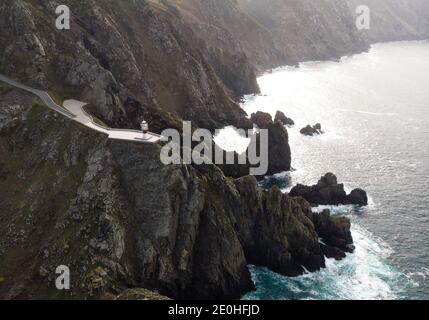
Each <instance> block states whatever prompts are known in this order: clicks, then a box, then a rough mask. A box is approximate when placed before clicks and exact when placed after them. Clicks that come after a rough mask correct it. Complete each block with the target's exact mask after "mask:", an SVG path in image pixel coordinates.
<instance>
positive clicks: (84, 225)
mask: <svg viewBox="0 0 429 320" xmlns="http://www.w3.org/2000/svg"><path fill="white" fill-rule="evenodd" d="M2 98H3V99H2V100H1V101H2V102H1V106H0V118H1V119H2V122H1V123H2V127H1V131H0V149H1V150H2V152H1V153H0V163H1V168H2V174H1V179H0V192H1V194H2V197H1V198H0V219H1V220H2V223H1V224H0V249H1V250H0V278H1V279H2V285H1V286H0V297H1V298H6V299H12V298H38V297H44V298H48V297H56V298H83V297H84V298H87V297H93V298H97V297H99V298H109V297H116V296H118V295H121V294H122V293H123V292H124V290H128V289H133V288H147V289H149V290H152V289H153V290H157V291H158V292H159V293H160V294H162V295H166V296H169V297H172V298H195V297H198V298H210V299H212V298H238V297H240V295H241V294H243V293H244V292H247V291H249V290H251V289H252V288H253V283H252V281H251V278H250V274H249V271H248V269H247V264H248V263H254V264H257V265H261V266H267V267H269V268H271V269H272V270H275V271H277V272H280V273H282V274H285V275H298V274H301V273H302V272H304V269H303V266H304V267H305V268H307V269H308V270H312V271H313V270H318V269H320V268H322V267H323V266H324V263H325V258H324V252H325V251H327V250H325V249H323V248H322V246H321V244H319V241H318V240H319V235H318V233H317V230H316V229H315V224H314V222H313V221H318V220H317V219H318V218H316V217H317V216H315V215H313V214H312V213H311V208H310V205H309V204H308V203H307V202H306V201H304V200H303V199H293V198H291V197H290V196H288V195H283V194H282V193H281V192H280V190H279V189H277V188H273V189H271V190H270V191H268V192H263V191H262V190H261V189H260V188H259V187H258V186H257V181H256V179H255V178H253V177H245V178H242V179H239V180H232V179H230V178H226V177H225V176H224V175H223V173H222V172H221V171H220V170H219V169H218V168H217V167H215V166H209V165H207V166H186V165H176V166H174V165H172V166H164V165H163V164H162V163H160V160H159V152H160V146H159V145H141V144H136V143H132V142H124V141H111V140H108V139H107V137H106V136H104V135H102V134H98V133H95V132H93V131H91V130H88V129H87V128H85V127H82V126H80V125H78V124H75V123H73V122H70V121H69V120H66V119H64V118H62V117H60V116H58V115H57V114H55V113H53V112H51V111H48V110H47V109H46V108H44V107H42V106H38V105H37V104H36V105H34V106H32V107H31V105H32V97H28V96H27V95H26V94H23V93H22V92H16V91H15V90H12V91H10V92H8V93H6V94H5V95H3V96H2ZM326 219H327V220H329V221H330V222H329V223H330V224H331V226H330V228H334V229H335V230H336V229H337V228H338V230H337V231H335V232H336V233H332V234H337V235H341V234H343V235H344V236H343V237H340V239H341V241H340V242H338V243H337V242H334V241H331V242H329V241H327V242H325V243H326V245H328V246H329V248H330V249H329V250H330V251H329V252H331V251H333V252H337V251H338V250H339V251H341V252H343V253H344V252H345V251H344V250H343V247H344V246H343V245H342V244H343V243H347V244H349V243H350V241H351V237H350V233H349V229H348V228H349V223H348V220H347V219H344V220H338V219H339V218H335V217H328V218H326ZM326 219H324V221H325V220H326ZM320 230H322V229H320ZM323 230H324V229H323ZM347 230H348V232H347ZM323 237H326V238H328V234H327V235H324V236H323ZM58 265H66V266H69V268H70V270H71V272H72V275H73V277H72V283H71V290H70V291H62V292H61V291H58V290H56V289H55V287H54V285H55V277H56V274H55V268H56V267H57V266H58ZM125 292H127V291H125Z"/></svg>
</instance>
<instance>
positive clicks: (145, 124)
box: [140, 120, 149, 140]
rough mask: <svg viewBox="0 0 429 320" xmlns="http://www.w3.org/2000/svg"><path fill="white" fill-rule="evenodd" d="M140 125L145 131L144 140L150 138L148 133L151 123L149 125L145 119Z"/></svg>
mask: <svg viewBox="0 0 429 320" xmlns="http://www.w3.org/2000/svg"><path fill="white" fill-rule="evenodd" d="M140 126H141V129H142V132H143V139H144V140H147V139H149V135H148V133H149V125H148V123H147V121H145V120H143V121H142V122H141V124H140Z"/></svg>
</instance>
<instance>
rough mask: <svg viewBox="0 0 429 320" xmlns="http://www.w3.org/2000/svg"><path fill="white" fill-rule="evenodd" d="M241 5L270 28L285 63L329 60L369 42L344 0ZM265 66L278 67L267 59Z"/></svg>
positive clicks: (243, 0) (246, 1)
mask: <svg viewBox="0 0 429 320" xmlns="http://www.w3.org/2000/svg"><path fill="white" fill-rule="evenodd" d="M238 3H239V6H240V8H241V9H242V10H243V11H244V12H247V13H248V14H249V16H251V17H252V18H253V19H255V20H256V21H257V22H258V23H260V25H262V26H263V27H264V28H265V29H267V30H270V34H271V36H272V39H273V42H274V44H275V48H276V50H277V51H278V52H279V55H281V56H282V57H283V59H282V64H294V63H297V62H299V61H307V60H326V59H331V58H335V57H341V56H342V55H346V54H350V53H355V52H361V51H364V50H366V49H367V43H366V42H365V41H364V40H363V39H362V38H361V37H360V35H359V33H358V31H357V29H356V28H355V27H354V23H355V18H354V17H353V16H352V15H351V14H350V12H349V10H348V7H347V5H346V3H345V1H344V0H322V1H311V0H268V1H258V0H238ZM262 65H263V66H264V67H265V68H268V67H276V66H277V65H276V64H272V62H271V61H270V60H269V59H267V60H266V61H264V62H263V64H262Z"/></svg>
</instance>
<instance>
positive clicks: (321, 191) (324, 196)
mask: <svg viewBox="0 0 429 320" xmlns="http://www.w3.org/2000/svg"><path fill="white" fill-rule="evenodd" d="M289 195H290V196H291V197H303V198H304V199H306V200H307V201H308V202H310V203H311V204H312V205H316V206H317V205H339V204H344V205H346V204H353V205H358V206H366V205H368V197H367V194H366V192H365V191H364V190H362V189H354V190H353V191H352V192H351V193H350V194H349V195H347V194H346V192H345V191H344V185H343V184H339V183H338V182H337V177H336V176H335V175H334V174H333V173H327V174H326V175H324V176H323V177H321V178H320V180H319V181H318V183H317V185H313V186H304V185H302V184H298V185H296V186H295V187H293V188H292V190H291V191H290V193H289Z"/></svg>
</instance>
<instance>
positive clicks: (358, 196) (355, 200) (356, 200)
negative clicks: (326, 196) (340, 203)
mask: <svg viewBox="0 0 429 320" xmlns="http://www.w3.org/2000/svg"><path fill="white" fill-rule="evenodd" d="M347 203H348V204H357V205H359V206H366V205H368V196H367V194H366V192H365V191H364V190H362V189H359V188H358V189H354V190H353V191H352V192H351V193H350V194H349V195H348V196H347Z"/></svg>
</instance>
